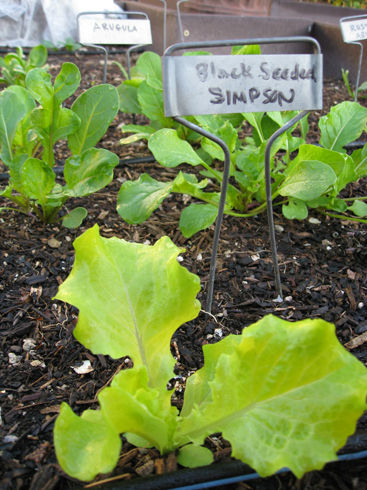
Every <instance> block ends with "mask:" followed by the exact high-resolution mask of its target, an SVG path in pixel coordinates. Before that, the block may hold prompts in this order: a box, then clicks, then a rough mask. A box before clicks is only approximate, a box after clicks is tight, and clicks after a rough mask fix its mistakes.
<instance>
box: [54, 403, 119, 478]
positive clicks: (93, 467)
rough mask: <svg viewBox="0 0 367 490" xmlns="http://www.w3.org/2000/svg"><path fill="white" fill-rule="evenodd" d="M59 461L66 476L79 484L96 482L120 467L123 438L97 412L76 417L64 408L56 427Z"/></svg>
mask: <svg viewBox="0 0 367 490" xmlns="http://www.w3.org/2000/svg"><path fill="white" fill-rule="evenodd" d="M54 445H55V451H56V456H57V459H58V461H59V463H60V465H61V467H62V468H63V470H64V471H66V473H68V474H69V475H70V476H72V477H73V478H78V479H79V480H84V481H88V480H92V479H93V478H94V477H95V476H96V475H97V474H98V473H108V472H110V471H112V470H113V468H114V467H115V466H116V464H117V461H118V458H119V455H120V450H121V439H120V436H119V434H118V433H117V432H116V431H115V430H114V429H113V428H112V427H111V426H110V424H108V423H107V422H106V420H105V419H104V417H103V415H102V413H101V412H100V411H97V410H85V411H84V412H83V414H82V415H81V417H78V415H75V414H74V413H73V411H72V410H71V408H70V407H69V405H68V404H67V403H62V404H61V409H60V415H59V416H58V417H57V420H56V422H55V427H54Z"/></svg>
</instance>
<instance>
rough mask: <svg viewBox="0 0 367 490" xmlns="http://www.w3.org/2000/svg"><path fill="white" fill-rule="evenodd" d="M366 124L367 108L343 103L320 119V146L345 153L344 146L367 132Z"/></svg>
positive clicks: (356, 103) (351, 103)
mask: <svg viewBox="0 0 367 490" xmlns="http://www.w3.org/2000/svg"><path fill="white" fill-rule="evenodd" d="M366 124H367V108H366V107H363V106H361V105H360V104H359V103H358V102H350V101H345V102H342V103H341V104H338V105H336V106H334V107H332V108H331V109H330V112H329V113H328V114H326V115H325V116H323V117H321V118H320V121H319V128H320V132H321V138H320V144H321V146H323V147H324V148H329V149H330V150H335V151H340V152H345V150H344V148H343V147H344V145H347V144H348V143H351V142H352V141H354V140H356V139H357V138H359V136H360V135H361V134H362V132H363V131H365V130H366Z"/></svg>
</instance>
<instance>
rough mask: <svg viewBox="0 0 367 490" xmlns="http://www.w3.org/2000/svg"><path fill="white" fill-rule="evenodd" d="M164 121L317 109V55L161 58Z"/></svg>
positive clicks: (319, 100) (319, 83) (319, 96)
mask: <svg viewBox="0 0 367 490" xmlns="http://www.w3.org/2000/svg"><path fill="white" fill-rule="evenodd" d="M163 77H164V105H165V115H166V116H188V115H199V114H222V113H235V112H269V111H288V110H312V109H320V108H322V55H321V54H312V55H310V54H297V55H293V54H292V55H276V54H274V55H214V56H163Z"/></svg>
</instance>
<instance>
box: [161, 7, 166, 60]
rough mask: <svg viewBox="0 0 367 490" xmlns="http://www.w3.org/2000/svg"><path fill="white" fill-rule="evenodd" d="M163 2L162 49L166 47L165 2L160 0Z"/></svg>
mask: <svg viewBox="0 0 367 490" xmlns="http://www.w3.org/2000/svg"><path fill="white" fill-rule="evenodd" d="M160 1H161V2H162V3H163V51H165V49H166V47H167V2H166V0H160Z"/></svg>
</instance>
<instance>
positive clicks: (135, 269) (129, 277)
mask: <svg viewBox="0 0 367 490" xmlns="http://www.w3.org/2000/svg"><path fill="white" fill-rule="evenodd" d="M74 247H75V251H76V255H75V263H74V267H73V270H72V272H71V274H70V275H69V277H68V278H67V279H66V280H65V282H64V283H63V284H62V285H61V286H60V288H59V291H58V293H57V295H56V298H57V299H60V300H63V301H66V302H68V303H71V304H73V305H74V306H76V307H77V308H78V309H79V320H78V324H77V326H76V328H75V330H74V335H75V337H76V338H77V339H78V340H79V341H80V342H81V343H82V344H83V345H84V346H86V347H87V348H89V349H90V350H92V351H93V352H94V353H100V354H108V355H110V356H111V357H113V358H119V357H122V356H130V357H131V358H132V360H133V362H134V366H135V367H139V366H145V367H146V368H147V372H148V379H149V385H150V386H151V387H154V386H155V387H156V386H157V385H159V386H161V387H162V386H163V387H164V388H165V386H166V383H167V381H168V380H169V379H170V377H171V376H172V369H173V365H174V359H173V357H172V355H171V353H170V339H171V336H172V335H173V333H174V331H175V330H176V329H177V328H178V327H179V326H180V325H182V324H183V323H184V322H187V321H189V320H192V319H193V318H195V317H196V316H197V314H198V312H199V310H200V303H199V302H198V301H197V300H196V295H197V293H198V291H199V289H200V281H199V278H198V277H197V276H195V275H194V274H191V273H190V272H188V271H187V270H186V269H185V268H183V267H182V266H180V265H179V263H178V262H177V260H176V259H177V256H178V254H179V253H180V252H181V251H182V249H179V248H178V247H176V246H175V245H174V244H173V243H172V242H171V240H170V239H169V238H168V237H163V238H161V239H160V240H158V242H157V243H156V244H155V245H154V246H148V245H141V244H137V243H129V242H126V241H125V240H120V239H118V238H115V237H113V238H109V239H106V238H103V237H101V236H100V235H99V228H98V226H97V225H95V226H94V227H93V228H91V229H89V230H87V231H86V232H85V233H83V234H82V235H81V236H80V237H78V238H77V239H76V240H75V242H74Z"/></svg>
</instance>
